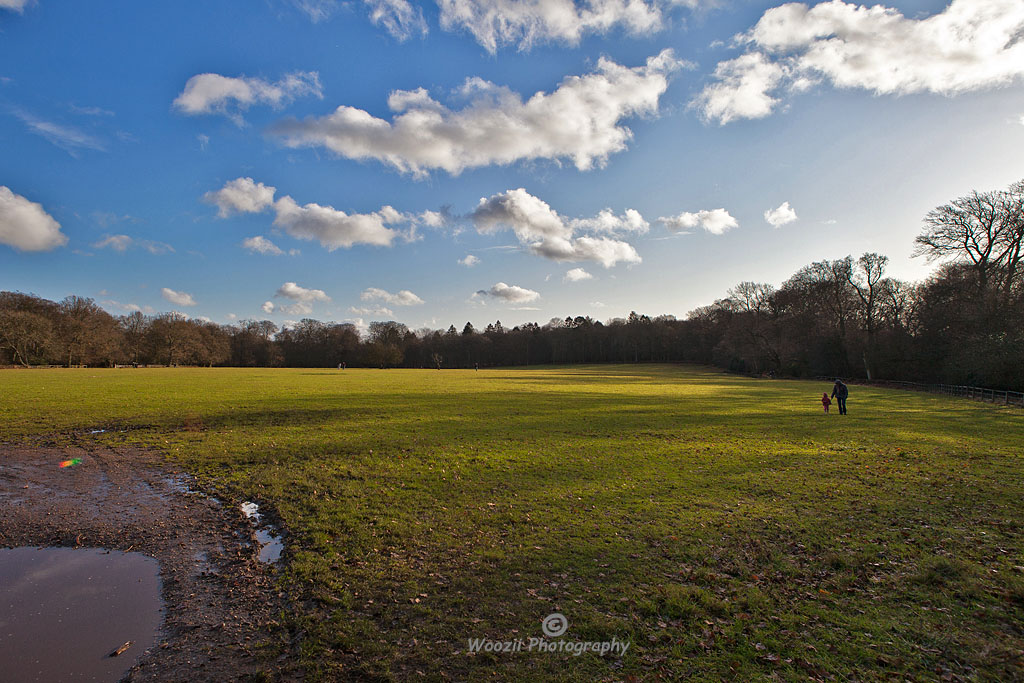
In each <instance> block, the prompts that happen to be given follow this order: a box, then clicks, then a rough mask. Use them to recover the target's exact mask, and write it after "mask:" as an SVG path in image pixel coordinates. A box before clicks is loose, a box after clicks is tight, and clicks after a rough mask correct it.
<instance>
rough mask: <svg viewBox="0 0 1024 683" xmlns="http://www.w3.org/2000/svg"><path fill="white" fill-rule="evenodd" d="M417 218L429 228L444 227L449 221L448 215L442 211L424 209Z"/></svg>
mask: <svg viewBox="0 0 1024 683" xmlns="http://www.w3.org/2000/svg"><path fill="white" fill-rule="evenodd" d="M417 220H419V222H420V223H422V224H423V225H425V226H427V227H428V228H443V227H444V226H445V225H447V223H448V219H447V217H446V216H445V214H444V213H443V212H441V211H429V210H428V211H424V212H423V213H421V214H420V215H419V216H417Z"/></svg>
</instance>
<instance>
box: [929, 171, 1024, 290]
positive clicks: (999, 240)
mask: <svg viewBox="0 0 1024 683" xmlns="http://www.w3.org/2000/svg"><path fill="white" fill-rule="evenodd" d="M915 242H916V243H917V248H916V249H915V250H914V255H915V256H924V257H925V258H927V259H928V260H930V261H934V260H949V261H953V262H958V263H970V264H971V265H972V266H973V268H974V272H975V274H976V276H977V284H978V289H979V290H980V291H985V290H987V289H988V287H989V285H990V284H991V283H990V281H991V280H992V278H993V276H995V278H996V279H997V281H998V282H997V287H998V288H999V289H1001V290H1003V292H1004V293H1005V294H1008V293H1009V291H1010V288H1011V287H1012V285H1013V282H1014V279H1015V277H1016V272H1017V269H1018V267H1019V265H1020V260H1021V258H1022V256H1024V254H1022V253H1021V250H1022V242H1024V181H1021V182H1017V183H1014V184H1013V185H1011V186H1010V188H1009V189H1007V190H1000V191H994V192H978V191H973V192H971V193H970V194H969V195H966V196H964V197H959V198H957V199H954V200H953V201H951V202H950V203H949V204H943V205H942V206H940V207H937V208H935V209H932V210H931V211H929V212H928V215H927V216H925V219H924V230H923V231H922V233H921V234H920V235H918V236H917V238H916V239H915Z"/></svg>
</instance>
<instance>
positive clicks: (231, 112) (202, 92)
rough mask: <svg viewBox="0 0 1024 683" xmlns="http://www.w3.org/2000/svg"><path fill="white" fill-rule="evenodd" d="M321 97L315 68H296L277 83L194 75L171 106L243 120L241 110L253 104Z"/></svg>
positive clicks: (279, 104) (275, 104) (278, 104)
mask: <svg viewBox="0 0 1024 683" xmlns="http://www.w3.org/2000/svg"><path fill="white" fill-rule="evenodd" d="M304 95H312V96H314V97H319V98H323V93H322V91H321V88H320V76H319V74H317V72H315V71H295V72H293V73H290V74H288V75H287V76H285V77H284V78H282V79H281V80H279V81H277V82H276V83H271V82H269V81H265V80H263V79H261V78H246V77H245V76H241V77H238V78H233V77H230V76H221V75H220V74H213V73H205V74H196V75H195V76H193V77H192V78H190V79H188V82H187V83H185V89H184V90H182V91H181V94H180V95H178V96H177V97H176V98H175V99H174V107H175V108H176V109H177V110H178V111H180V112H181V113H183V114H188V115H190V116H195V115H198V114H224V115H225V116H228V117H229V118H231V119H232V120H234V121H235V122H236V123H239V124H241V123H242V117H241V114H239V112H240V111H245V110H246V109H248V108H249V107H251V106H252V105H254V104H268V105H270V106H271V107H274V108H280V107H282V106H284V105H285V104H287V103H289V102H291V101H292V100H294V99H295V98H296V97H302V96H304Z"/></svg>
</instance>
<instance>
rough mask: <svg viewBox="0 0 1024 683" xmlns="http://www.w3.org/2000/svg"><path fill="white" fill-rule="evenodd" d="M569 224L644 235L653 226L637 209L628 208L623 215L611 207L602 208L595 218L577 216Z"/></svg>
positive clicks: (598, 230)
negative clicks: (618, 214) (616, 212)
mask: <svg viewBox="0 0 1024 683" xmlns="http://www.w3.org/2000/svg"><path fill="white" fill-rule="evenodd" d="M569 224H570V225H571V226H572V227H573V228H576V229H579V230H584V231H591V232H607V233H611V234H615V233H619V232H635V233H638V234H641V235H642V234H644V233H646V232H647V231H648V230H649V229H650V227H651V226H650V223H648V222H647V221H645V220H644V217H643V216H642V215H640V212H639V211H637V210H636V209H626V211H625V213H623V214H622V215H621V216H616V215H615V213H614V212H613V211H612V210H611V209H601V210H600V211H599V212H598V214H597V215H596V216H594V217H593V218H576V219H573V220H572V221H570V223H569Z"/></svg>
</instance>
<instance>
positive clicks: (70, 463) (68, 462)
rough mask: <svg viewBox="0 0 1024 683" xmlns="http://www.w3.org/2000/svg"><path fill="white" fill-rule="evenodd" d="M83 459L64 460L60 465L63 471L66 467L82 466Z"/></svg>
mask: <svg viewBox="0 0 1024 683" xmlns="http://www.w3.org/2000/svg"><path fill="white" fill-rule="evenodd" d="M81 462H82V459H81V458H71V459H70V460H62V461H61V463H60V466H61V469H63V468H65V467H74V466H75V465H79V464H81Z"/></svg>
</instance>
